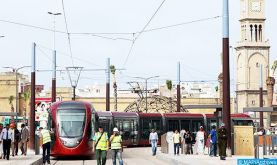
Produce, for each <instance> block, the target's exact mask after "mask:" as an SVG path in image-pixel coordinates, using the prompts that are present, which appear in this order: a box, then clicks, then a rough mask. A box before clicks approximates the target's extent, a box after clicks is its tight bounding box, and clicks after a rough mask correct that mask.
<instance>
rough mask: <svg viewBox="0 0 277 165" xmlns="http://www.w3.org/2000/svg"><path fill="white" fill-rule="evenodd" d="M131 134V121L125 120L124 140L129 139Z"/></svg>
mask: <svg viewBox="0 0 277 165" xmlns="http://www.w3.org/2000/svg"><path fill="white" fill-rule="evenodd" d="M130 135H131V123H130V121H127V120H125V121H123V140H128V138H129V137H130Z"/></svg>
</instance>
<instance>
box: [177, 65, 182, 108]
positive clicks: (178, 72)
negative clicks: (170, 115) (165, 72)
mask: <svg viewBox="0 0 277 165" xmlns="http://www.w3.org/2000/svg"><path fill="white" fill-rule="evenodd" d="M180 79H181V73H180V61H179V62H178V63H177V112H180V107H181V89H180V85H181V81H180Z"/></svg>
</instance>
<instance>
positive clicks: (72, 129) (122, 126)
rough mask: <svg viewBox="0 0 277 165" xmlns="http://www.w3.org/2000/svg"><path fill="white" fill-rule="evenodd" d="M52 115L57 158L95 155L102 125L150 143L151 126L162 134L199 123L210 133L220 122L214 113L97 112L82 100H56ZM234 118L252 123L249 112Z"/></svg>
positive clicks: (129, 141)
mask: <svg viewBox="0 0 277 165" xmlns="http://www.w3.org/2000/svg"><path fill="white" fill-rule="evenodd" d="M49 116H50V122H49V123H50V127H51V128H52V129H53V130H54V132H55V134H54V138H53V141H52V149H51V155H52V156H55V157H61V156H91V155H93V154H94V153H92V141H91V139H92V137H93V135H94V133H95V131H97V129H98V126H99V125H101V126H103V128H104V130H105V131H106V132H108V134H109V136H110V134H111V133H112V129H113V128H114V127H117V128H118V129H119V131H120V134H121V136H122V138H123V145H124V146H148V145H149V140H148V138H149V134H150V131H151V129H152V128H154V129H156V130H157V133H158V135H159V137H160V136H161V135H162V134H164V133H166V132H168V131H174V130H176V129H177V130H180V129H186V130H190V131H191V132H192V133H193V134H195V133H196V132H197V130H198V129H199V127H200V126H203V127H204V129H205V130H206V131H207V132H209V131H210V130H211V126H212V125H218V123H219V121H218V119H217V118H216V117H215V116H214V115H213V114H193V113H177V112H176V113H164V114H161V113H135V112H96V111H95V110H94V108H93V107H92V106H91V104H90V103H87V102H79V101H64V102H57V103H54V104H53V105H52V106H51V112H50V115H49ZM231 119H232V120H231V121H232V125H253V121H252V120H251V118H250V117H249V116H248V115H246V114H232V115H231ZM159 143H160V141H159Z"/></svg>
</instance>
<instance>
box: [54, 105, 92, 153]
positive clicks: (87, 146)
mask: <svg viewBox="0 0 277 165" xmlns="http://www.w3.org/2000/svg"><path fill="white" fill-rule="evenodd" d="M50 116H51V122H50V123H51V124H50V126H51V128H52V130H54V136H55V137H54V138H53V141H52V148H51V155H52V156H55V157H59V156H91V155H92V154H93V153H92V144H91V141H90V139H91V136H92V135H93V134H94V130H95V128H94V125H95V111H94V109H93V108H92V107H91V104H90V103H86V102H76V101H66V102H57V103H54V104H53V105H52V106H51V113H50Z"/></svg>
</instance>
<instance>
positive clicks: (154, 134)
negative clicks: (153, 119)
mask: <svg viewBox="0 0 277 165" xmlns="http://www.w3.org/2000/svg"><path fill="white" fill-rule="evenodd" d="M158 140H159V137H158V134H157V132H156V130H155V129H152V130H151V133H150V135H149V143H150V144H151V148H152V156H155V155H156V153H157V144H158Z"/></svg>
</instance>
